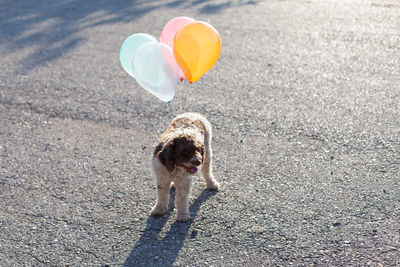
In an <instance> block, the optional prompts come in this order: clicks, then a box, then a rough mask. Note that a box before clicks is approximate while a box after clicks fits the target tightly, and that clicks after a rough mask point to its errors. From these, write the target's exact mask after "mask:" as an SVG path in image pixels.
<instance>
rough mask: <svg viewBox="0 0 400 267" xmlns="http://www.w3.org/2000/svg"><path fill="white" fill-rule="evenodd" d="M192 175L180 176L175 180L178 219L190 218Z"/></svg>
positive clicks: (182, 220) (185, 219)
mask: <svg viewBox="0 0 400 267" xmlns="http://www.w3.org/2000/svg"><path fill="white" fill-rule="evenodd" d="M191 183H192V177H190V176H186V177H179V178H178V179H176V180H175V188H176V197H175V206H176V210H177V217H176V220H177V221H181V222H184V221H187V220H189V219H190V212H189V194H190V186H191Z"/></svg>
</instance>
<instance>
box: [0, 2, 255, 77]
mask: <svg viewBox="0 0 400 267" xmlns="http://www.w3.org/2000/svg"><path fill="white" fill-rule="evenodd" d="M243 4H253V2H252V1H243V0H240V1H238V2H237V3H236V4H232V3H231V1H228V2H224V3H222V4H221V3H220V1H218V0H194V1H183V0H164V1H163V0H155V1H144V0H113V1H109V0H85V1H81V0H69V1H53V0H36V1H23V0H3V1H2V3H1V5H0V25H1V27H0V36H1V38H0V48H4V49H5V51H7V52H9V53H18V52H20V51H21V50H22V49H26V51H25V52H24V54H23V56H22V54H21V56H19V61H20V62H18V64H17V66H18V68H17V69H18V71H22V72H29V71H30V70H32V69H34V68H36V67H38V66H41V65H46V64H47V63H48V62H50V61H52V60H55V59H57V58H59V57H61V56H63V55H65V54H66V53H68V52H69V51H71V50H73V49H74V48H76V47H78V46H79V45H80V44H81V43H83V42H85V41H86V38H85V35H84V33H85V31H86V30H87V29H89V28H92V27H97V26H101V25H105V24H114V23H121V22H122V23H131V22H133V21H137V20H139V19H140V18H142V17H143V16H145V15H147V14H149V13H150V12H152V11H154V10H156V9H159V8H171V9H172V8H173V9H175V8H181V9H182V10H197V11H198V12H199V13H200V14H212V13H219V12H221V11H223V10H225V9H227V8H229V7H233V6H238V5H243ZM182 15H185V14H182ZM166 17H168V15H166ZM166 22H167V21H165V23H166ZM160 31H161V29H160ZM129 34H133V32H132V33H127V35H129ZM124 37H126V36H124ZM13 64H14V65H15V62H14V63H13Z"/></svg>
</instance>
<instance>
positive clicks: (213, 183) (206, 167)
mask: <svg viewBox="0 0 400 267" xmlns="http://www.w3.org/2000/svg"><path fill="white" fill-rule="evenodd" d="M203 124H204V127H205V133H204V147H205V151H204V162H203V167H202V169H201V174H202V176H203V178H204V180H205V181H206V185H207V189H218V188H219V183H218V182H217V180H216V179H215V178H214V175H213V173H212V149H211V136H212V132H211V124H210V123H209V122H208V121H203Z"/></svg>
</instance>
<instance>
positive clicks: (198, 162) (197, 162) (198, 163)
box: [192, 159, 201, 166]
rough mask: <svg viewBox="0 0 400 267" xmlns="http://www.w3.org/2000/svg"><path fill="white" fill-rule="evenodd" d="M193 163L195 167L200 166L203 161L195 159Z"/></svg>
mask: <svg viewBox="0 0 400 267" xmlns="http://www.w3.org/2000/svg"><path fill="white" fill-rule="evenodd" d="M192 163H193V164H194V165H196V166H199V165H200V164H201V160H199V159H194V160H193V161H192Z"/></svg>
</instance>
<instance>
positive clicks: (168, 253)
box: [123, 188, 217, 266]
mask: <svg viewBox="0 0 400 267" xmlns="http://www.w3.org/2000/svg"><path fill="white" fill-rule="evenodd" d="M216 193H217V191H214V190H212V191H211V190H204V191H203V192H202V193H201V195H200V196H199V197H198V198H197V199H196V200H195V201H194V202H193V204H191V205H190V207H189V210H190V214H191V218H192V219H191V220H189V221H188V222H184V223H182V222H174V223H173V224H171V228H170V229H169V230H168V232H167V233H166V234H165V236H164V237H162V238H160V236H159V235H160V233H161V231H162V228H163V227H164V225H165V224H166V223H167V221H168V218H169V216H170V215H171V213H172V212H174V211H173V210H172V209H171V208H170V209H169V210H168V212H167V213H166V214H165V215H164V216H161V217H153V216H149V218H148V219H147V222H146V229H145V230H144V231H143V233H142V235H141V237H140V239H139V240H138V241H137V242H136V244H135V246H134V247H133V249H132V251H131V253H130V254H129V256H128V257H127V259H126V260H125V263H124V265H123V266H172V265H173V264H174V262H175V260H176V257H177V256H178V254H179V251H180V250H181V248H182V246H183V243H184V242H185V239H186V237H187V236H188V233H189V229H190V226H191V225H192V223H193V218H195V217H196V214H197V212H198V211H199V209H200V206H201V205H202V203H203V202H205V201H206V200H207V199H208V198H210V197H212V196H214V195H215V194H216ZM174 199H175V189H174V188H172V189H171V197H170V207H171V204H172V203H174ZM195 235H196V232H193V233H191V235H190V237H191V238H194V237H195Z"/></svg>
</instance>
